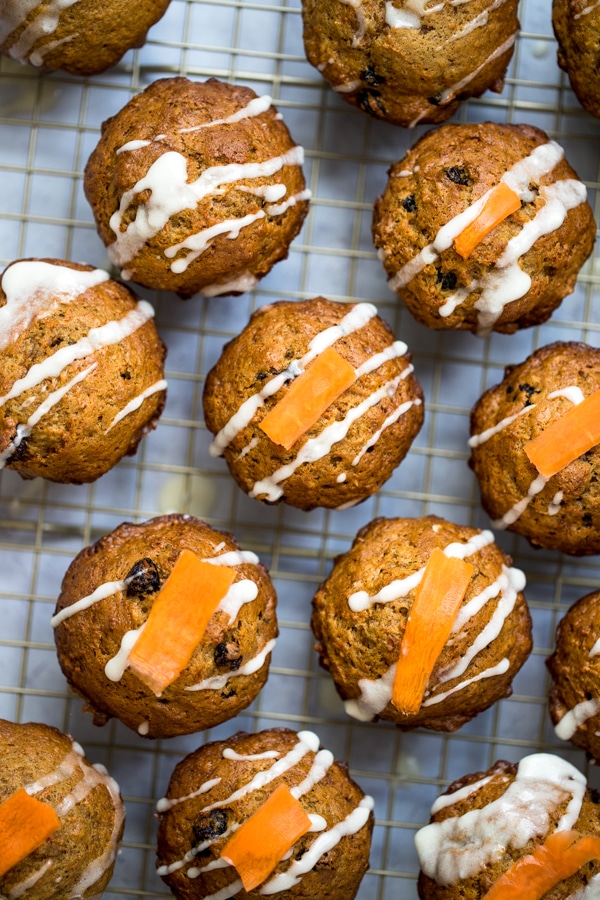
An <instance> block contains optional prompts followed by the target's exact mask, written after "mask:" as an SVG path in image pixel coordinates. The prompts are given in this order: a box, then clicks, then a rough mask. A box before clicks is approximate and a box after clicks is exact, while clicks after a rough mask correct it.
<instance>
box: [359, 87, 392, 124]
mask: <svg viewBox="0 0 600 900" xmlns="http://www.w3.org/2000/svg"><path fill="white" fill-rule="evenodd" d="M356 103H357V104H358V106H360V108H361V109H362V110H364V112H366V113H369V115H370V116H375V117H376V118H379V117H381V116H383V117H385V115H386V109H385V106H384V105H383V100H382V99H381V94H380V93H379V91H371V90H368V89H366V88H365V89H364V90H362V91H359V92H358V94H357V95H356Z"/></svg>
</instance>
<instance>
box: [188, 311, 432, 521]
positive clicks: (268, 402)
mask: <svg viewBox="0 0 600 900" xmlns="http://www.w3.org/2000/svg"><path fill="white" fill-rule="evenodd" d="M412 372H413V366H412V364H411V362H410V355H409V354H407V347H406V344H404V343H403V342H402V341H396V340H394V336H393V335H392V333H391V332H390V329H389V328H388V326H387V325H386V324H385V322H384V321H383V320H382V319H381V318H379V316H378V315H377V310H376V309H375V307H374V306H373V305H372V304H371V303H357V304H343V303H333V302H332V301H330V300H325V299H324V298H323V297H316V298H314V299H312V300H306V301H302V302H280V303H273V304H271V305H269V306H264V307H262V308H261V309H259V310H258V311H257V312H255V313H254V315H253V316H252V318H251V319H250V322H249V323H248V325H247V326H246V328H245V329H244V330H243V331H242V333H241V334H240V335H238V337H236V338H234V339H233V340H232V341H231V342H230V343H228V344H226V346H225V347H224V349H223V353H222V355H221V357H220V359H219V360H218V362H217V363H216V365H215V366H214V368H213V369H212V370H211V371H210V372H209V374H208V376H207V378H206V383H205V389H204V416H205V419H206V425H207V427H208V429H209V430H210V431H212V433H213V434H214V435H215V439H214V441H213V443H212V445H211V448H210V453H211V455H213V456H221V455H223V456H225V460H226V462H227V465H228V466H229V469H230V471H231V474H232V475H233V477H234V478H235V480H236V481H237V483H238V484H239V486H240V487H241V488H242V490H244V491H245V492H246V493H247V494H249V495H250V496H251V497H257V498H258V499H259V500H264V501H266V502H268V503H275V502H277V501H279V500H283V501H285V502H286V503H289V504H290V505H291V506H296V507H299V508H300V509H307V510H308V509H313V508H314V507H316V506H324V507H329V508H343V507H345V506H349V505H354V504H355V503H358V502H360V501H361V500H364V499H365V498H366V497H368V496H369V495H370V494H373V493H374V492H375V491H377V490H378V489H379V488H380V487H381V485H382V484H383V483H384V482H385V481H386V480H387V479H388V478H389V477H390V475H391V474H392V472H393V470H394V468H395V467H396V466H397V465H398V464H399V463H400V461H401V460H402V459H403V458H404V457H405V455H406V453H407V452H408V450H409V448H410V445H411V443H412V441H413V439H414V438H415V436H416V435H417V433H418V431H419V429H420V427H421V425H422V422H423V395H422V392H421V388H420V386H419V384H418V382H417V380H416V378H415V377H414V376H413V374H412ZM317 382H319V384H317ZM319 385H320V386H319ZM330 391H333V393H329V392H330ZM321 401H322V402H321Z"/></svg>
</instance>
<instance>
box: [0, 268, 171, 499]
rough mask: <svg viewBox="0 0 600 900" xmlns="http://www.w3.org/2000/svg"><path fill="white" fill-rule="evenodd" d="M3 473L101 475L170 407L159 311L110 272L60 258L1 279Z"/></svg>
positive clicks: (74, 478)
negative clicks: (157, 324) (157, 321)
mask: <svg viewBox="0 0 600 900" xmlns="http://www.w3.org/2000/svg"><path fill="white" fill-rule="evenodd" d="M0 350H2V367H1V370H0V469H1V468H3V467H4V466H6V467H7V468H9V469H14V471H15V472H18V473H19V474H20V475H22V476H23V477H24V478H33V477H34V476H37V475H39V476H42V477H43V478H47V479H49V480H50V481H59V482H65V483H74V484H80V483H82V482H88V481H94V480H95V479H96V478H99V477H100V475H103V474H104V473H105V472H107V471H108V470H109V469H111V468H112V467H113V466H114V465H115V464H116V463H117V462H118V461H119V460H120V459H121V457H123V456H124V455H126V454H127V455H131V454H133V453H135V451H136V449H137V446H138V444H139V442H140V440H141V438H142V437H143V436H144V435H145V434H147V433H148V432H149V431H151V430H152V429H153V428H154V427H155V425H156V423H157V421H158V418H159V416H160V414H161V412H162V409H163V406H164V403H165V390H166V387H167V383H166V381H165V379H164V358H165V346H164V344H163V342H162V341H161V339H160V338H159V336H158V334H157V332H156V327H155V324H154V310H153V309H152V307H151V306H150V304H149V303H147V302H146V301H145V300H139V299H138V297H137V296H136V295H135V294H134V293H133V292H132V291H130V290H129V289H128V288H127V287H125V286H124V285H122V284H119V283H118V282H117V281H113V280H112V279H111V278H109V276H108V273H107V272H104V271H103V270H102V269H93V268H92V267H91V266H85V265H79V264H77V263H69V262H63V261H61V260H56V259H25V260H18V261H17V262H14V263H11V264H10V265H9V266H8V268H6V269H5V271H4V273H3V274H2V276H1V277H0Z"/></svg>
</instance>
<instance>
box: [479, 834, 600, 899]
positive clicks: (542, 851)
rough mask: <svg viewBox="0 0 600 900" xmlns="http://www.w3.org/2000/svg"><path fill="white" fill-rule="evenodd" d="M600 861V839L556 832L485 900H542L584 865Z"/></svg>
mask: <svg viewBox="0 0 600 900" xmlns="http://www.w3.org/2000/svg"><path fill="white" fill-rule="evenodd" d="M593 859H600V838H597V837H592V836H590V835H584V836H583V837H581V836H580V835H579V832H577V831H555V832H554V833H553V834H551V835H549V836H548V837H547V838H546V840H545V841H544V843H543V844H540V845H539V846H538V847H536V848H535V850H534V851H533V853H530V854H529V855H528V856H523V857H521V859H518V860H517V861H516V862H514V863H513V864H512V866H511V867H510V869H508V871H506V872H505V873H504V875H502V876H501V877H500V878H499V879H498V881H495V882H494V884H493V885H492V888H491V890H489V891H488V892H487V894H486V895H485V900H541V898H542V897H545V896H546V894H547V893H548V891H550V890H551V889H552V888H553V887H554V886H555V885H557V884H559V883H560V882H561V881H564V880H565V878H569V877H570V876H571V875H574V874H575V872H577V871H578V870H579V869H580V868H581V866H584V865H585V864H586V863H588V862H591V861H592V860H593Z"/></svg>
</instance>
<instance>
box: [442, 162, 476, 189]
mask: <svg viewBox="0 0 600 900" xmlns="http://www.w3.org/2000/svg"><path fill="white" fill-rule="evenodd" d="M446 175H447V176H448V178H449V179H450V181H453V182H454V184H462V185H468V184H472V183H473V182H472V179H471V177H470V175H469V173H468V172H467V170H466V169H461V168H460V166H450V168H449V169H446Z"/></svg>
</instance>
